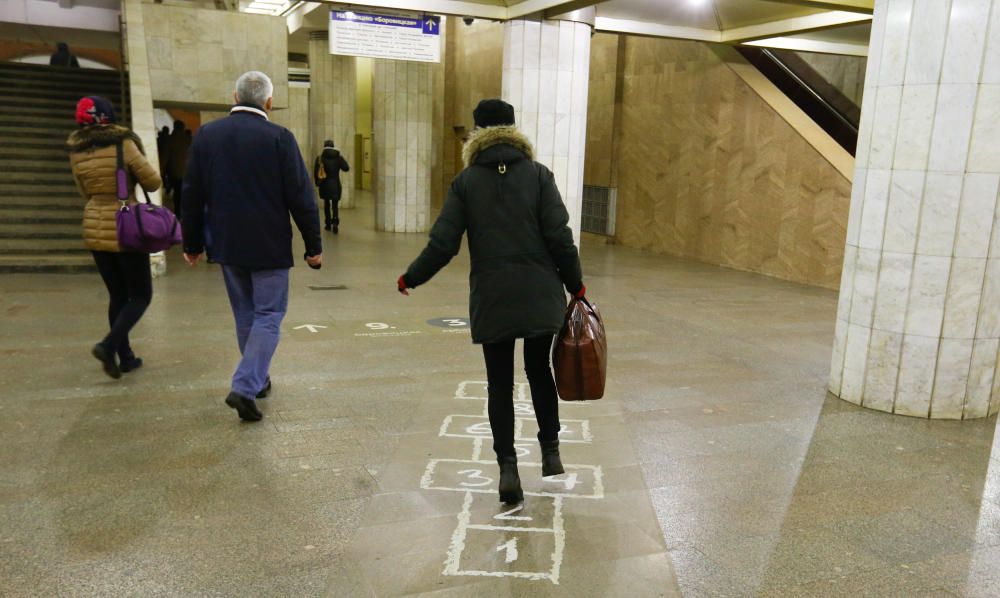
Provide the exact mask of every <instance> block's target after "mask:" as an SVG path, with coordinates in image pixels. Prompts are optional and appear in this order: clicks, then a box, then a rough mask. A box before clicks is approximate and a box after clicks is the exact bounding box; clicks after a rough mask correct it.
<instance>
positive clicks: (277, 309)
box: [222, 265, 288, 399]
mask: <svg viewBox="0 0 1000 598" xmlns="http://www.w3.org/2000/svg"><path fill="white" fill-rule="evenodd" d="M222 274H223V276H224V277H225V280H226V291H228V293H229V304H230V305H231V306H232V308H233V318H235V320H236V340H237V341H238V342H239V345H240V354H241V355H242V356H243V358H242V359H240V364H239V365H238V366H237V367H236V372H235V373H234V374H233V386H232V392H234V393H236V394H238V395H240V396H242V397H246V398H248V399H253V398H254V397H256V396H257V393H258V392H260V391H261V390H262V389H263V388H264V384H265V383H266V382H267V377H268V371H269V370H270V367H271V358H272V357H273V356H274V351H275V350H276V349H277V348H278V339H279V337H280V336H281V320H282V319H283V318H284V317H285V312H287V311H288V268H279V269H277V270H248V269H246V268H241V267H239V266H226V265H223V266H222Z"/></svg>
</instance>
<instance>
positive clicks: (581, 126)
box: [501, 20, 593, 240]
mask: <svg viewBox="0 0 1000 598" xmlns="http://www.w3.org/2000/svg"><path fill="white" fill-rule="evenodd" d="M592 33H593V31H592V29H591V27H590V26H589V25H586V24H584V23H576V22H572V21H548V20H543V21H534V20H523V21H522V20H514V21H508V22H506V23H505V24H504V49H503V82H502V89H501V96H502V97H503V99H505V100H507V101H508V102H510V103H511V104H512V105H513V106H514V115H515V118H516V119H517V123H518V129H519V130H520V131H521V132H522V133H524V135H525V137H527V138H528V139H530V140H531V142H532V143H533V144H534V147H535V159H536V160H537V161H538V162H539V163H541V164H544V165H545V166H547V167H548V168H549V169H550V170H551V171H552V175H553V177H554V179H555V183H556V186H557V187H558V188H559V192H560V194H561V195H562V199H563V203H565V204H566V210H567V211H568V212H569V227H570V228H571V229H572V230H573V233H574V235H576V238H577V240H579V233H580V216H581V212H582V203H583V158H584V153H585V152H584V148H585V147H586V142H587V136H586V129H587V90H588V87H589V85H590V79H589V68H590V37H591V34H592Z"/></svg>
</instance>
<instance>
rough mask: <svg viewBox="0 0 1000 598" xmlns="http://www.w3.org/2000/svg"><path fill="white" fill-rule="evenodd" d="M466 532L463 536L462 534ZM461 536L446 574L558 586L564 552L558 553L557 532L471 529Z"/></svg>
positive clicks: (462, 530) (459, 531)
mask: <svg viewBox="0 0 1000 598" xmlns="http://www.w3.org/2000/svg"><path fill="white" fill-rule="evenodd" d="M462 532H464V534H462ZM459 534H462V535H463V536H464V537H462V538H461V542H460V543H457V544H456V545H453V547H452V548H453V549H454V548H459V551H458V553H457V554H455V555H453V556H452V559H451V560H450V561H449V562H448V566H446V568H445V571H444V574H445V575H465V576H480V577H520V578H522V579H532V580H539V581H543V580H549V581H553V582H556V583H558V571H559V565H560V564H561V563H559V562H558V561H557V560H556V559H559V560H561V559H562V555H561V553H562V551H561V550H558V551H557V536H556V534H555V533H533V532H525V531H495V530H487V529H476V528H472V527H468V528H464V529H459V530H456V535H459Z"/></svg>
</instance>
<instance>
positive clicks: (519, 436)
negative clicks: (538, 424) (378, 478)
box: [438, 413, 594, 444]
mask: <svg viewBox="0 0 1000 598" xmlns="http://www.w3.org/2000/svg"><path fill="white" fill-rule="evenodd" d="M456 418H467V419H474V420H479V421H478V422H477V423H475V424H472V425H468V426H465V430H466V431H465V432H450V431H448V429H449V428H450V427H451V426H452V424H454V423H455V421H456ZM534 421H535V419H534V418H533V417H515V418H514V441H515V442H531V441H534V440H536V439H535V438H525V437H524V435H523V434H524V425H525V422H534ZM561 421H562V424H563V425H564V426H565V424H568V423H570V424H580V436H581V438H580V439H579V440H577V439H575V438H563V437H562V436H561V435H562V434H564V433H565V431H560V438H559V442H560V443H561V444H592V443H593V442H594V436H593V434H592V433H591V431H590V420H589V419H562V420H561ZM482 424H489V413H485V414H483V415H467V414H464V413H452V414H450V415H447V416H445V418H444V421H443V422H441V427H440V428H439V429H438V436H439V437H441V438H490V437H491V436H492V432H488V431H485V430H484V431H483V432H478V433H472V432H469V431H468V430H469V428H472V427H473V426H482Z"/></svg>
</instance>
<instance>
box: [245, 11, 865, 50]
mask: <svg viewBox="0 0 1000 598" xmlns="http://www.w3.org/2000/svg"><path fill="white" fill-rule="evenodd" d="M250 1H252V0H242V2H243V3H244V5H245V4H246V3H248V2H250ZM255 1H257V2H268V3H274V4H285V5H286V6H287V4H293V5H294V6H298V5H296V4H294V2H292V1H291V0H255ZM356 1H358V0H356ZM526 1H527V0H450V1H449V2H447V3H446V5H447V10H450V11H452V12H451V13H449V14H455V15H463V14H469V15H473V16H477V18H478V17H479V16H485V17H486V18H493V19H501V20H502V19H503V18H515V17H516V16H517V15H518V12H519V11H518V9H517V8H516V7H517V6H521V5H523V6H524V9H523V10H521V11H520V12H521V13H524V12H525V11H526V10H527V8H531V10H536V11H537V10H542V9H545V8H546V7H548V8H549V10H550V11H558V10H559V8H560V6H564V7H565V6H566V2H568V0H566V1H564V2H560V0H532V2H531V3H530V4H527V5H525V2H526ZM360 2H361V3H360V4H357V3H356V4H353V5H352V6H356V7H360V6H371V7H372V10H378V8H375V7H377V6H379V5H382V6H386V7H388V8H389V9H396V10H398V9H400V8H404V7H405V8H409V9H410V10H420V8H421V7H423V6H434V5H436V6H437V7H441V6H443V5H444V3H443V2H442V1H441V0H426V3H425V2H423V1H422V0H412V1H411V0H360ZM286 3H287V4H286ZM863 3H864V0H825V2H823V3H817V2H813V1H812V0H608V1H606V2H601V3H598V4H595V5H594V7H595V10H596V15H597V29H598V30H599V31H606V32H612V33H613V32H618V33H632V34H638V35H651V36H660V37H675V38H681V39H695V40H700V41H712V42H723V43H748V42H755V43H757V44H759V45H767V43H766V42H767V40H768V39H774V40H779V39H780V40H788V39H792V40H794V41H795V43H801V41H802V40H807V41H809V42H811V45H810V47H812V48H814V50H813V51H823V52H832V53H848V54H857V55H863V54H864V52H866V51H867V50H866V48H867V45H868V38H869V37H870V35H871V27H870V21H871V16H870V15H866V14H864V13H858V12H842V11H836V10H829V9H825V8H817V5H822V6H830V5H833V4H844V5H845V6H846V5H848V4H851V5H853V6H854V7H855V8H854V10H858V9H861V10H864V7H863V6H861V5H862V4H863ZM303 4H306V5H307V6H308V9H303V10H301V11H300V13H301V14H300V16H299V18H298V20H297V21H296V25H295V26H293V31H294V34H293V36H292V40H291V41H292V44H293V45H294V46H295V47H296V48H302V47H304V46H305V45H306V44H305V39H306V36H305V32H304V31H303V30H307V31H314V30H319V29H325V28H326V27H327V26H328V24H327V19H328V18H329V17H328V16H327V13H328V10H329V8H331V7H333V6H335V5H319V4H316V3H312V2H309V3H303ZM574 5H575V6H579V4H574ZM508 9H509V10H508ZM497 15H500V16H497ZM502 15H508V16H507V17H504V16H502ZM511 15H513V16H511ZM290 22H291V21H290ZM786 43H787V42H786ZM779 47H780V46H779Z"/></svg>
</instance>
